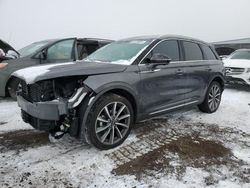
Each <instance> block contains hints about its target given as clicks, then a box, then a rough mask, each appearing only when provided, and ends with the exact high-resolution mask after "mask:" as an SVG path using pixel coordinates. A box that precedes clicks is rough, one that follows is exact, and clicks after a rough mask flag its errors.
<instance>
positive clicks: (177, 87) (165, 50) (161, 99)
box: [139, 40, 186, 115]
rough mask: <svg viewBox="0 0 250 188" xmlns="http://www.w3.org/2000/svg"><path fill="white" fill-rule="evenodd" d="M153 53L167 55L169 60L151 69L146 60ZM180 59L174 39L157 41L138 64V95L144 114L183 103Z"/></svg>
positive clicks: (182, 76) (153, 113)
mask: <svg viewBox="0 0 250 188" xmlns="http://www.w3.org/2000/svg"><path fill="white" fill-rule="evenodd" d="M154 53H158V54H164V55H167V56H168V57H169V58H170V59H171V62H170V63H169V64H168V65H160V66H157V67H155V68H154V69H153V70H152V69H151V68H150V66H149V65H148V62H147V60H148V59H150V57H152V55H153V54H154ZM179 60H180V50H179V45H178V42H177V41H176V40H164V41H161V42H160V43H158V44H157V45H156V46H155V47H154V48H153V50H152V51H151V52H150V53H149V54H148V55H147V56H146V58H144V60H143V61H142V62H141V64H140V65H139V69H140V76H141V85H140V97H141V103H142V105H143V111H144V114H148V115H157V114H160V113H164V112H166V111H168V110H170V109H172V108H174V107H176V106H181V105H182V104H184V102H183V99H184V96H183V92H185V87H186V86H185V83H186V80H185V76H186V75H185V72H184V70H183V68H182V63H181V62H179Z"/></svg>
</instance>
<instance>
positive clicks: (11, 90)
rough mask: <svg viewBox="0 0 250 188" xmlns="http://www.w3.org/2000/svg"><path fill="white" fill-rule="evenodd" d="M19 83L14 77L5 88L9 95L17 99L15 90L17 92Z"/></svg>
mask: <svg viewBox="0 0 250 188" xmlns="http://www.w3.org/2000/svg"><path fill="white" fill-rule="evenodd" d="M19 83H20V80H19V79H17V78H14V79H12V80H11V81H10V83H9V84H8V88H7V89H8V93H9V96H10V97H11V98H12V99H14V100H16V99H17V96H16V92H17V89H18V85H19Z"/></svg>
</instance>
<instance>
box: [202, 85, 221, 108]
mask: <svg viewBox="0 0 250 188" xmlns="http://www.w3.org/2000/svg"><path fill="white" fill-rule="evenodd" d="M221 94H222V88H221V85H220V84H219V83H218V82H216V81H213V82H212V83H211V84H210V86H209V88H208V90H207V93H206V97H205V99H204V101H203V103H202V104H200V105H198V107H199V109H200V110H201V111H202V112H206V113H213V112H215V111H216V110H217V109H218V108H219V106H220V102H221Z"/></svg>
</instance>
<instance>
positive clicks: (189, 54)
mask: <svg viewBox="0 0 250 188" xmlns="http://www.w3.org/2000/svg"><path fill="white" fill-rule="evenodd" d="M183 48H184V52H185V60H186V61H192V60H203V56H202V52H201V49H200V47H199V45H198V44H196V43H194V42H187V41H183Z"/></svg>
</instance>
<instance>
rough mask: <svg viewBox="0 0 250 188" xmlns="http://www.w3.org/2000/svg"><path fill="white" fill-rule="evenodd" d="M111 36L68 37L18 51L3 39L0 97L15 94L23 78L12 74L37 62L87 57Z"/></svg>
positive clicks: (50, 62)
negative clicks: (102, 37)
mask: <svg viewBox="0 0 250 188" xmlns="http://www.w3.org/2000/svg"><path fill="white" fill-rule="evenodd" d="M110 42H112V41H111V40H104V39H92V38H66V39H55V40H45V41H40V42H35V43H32V44H30V45H28V46H26V47H24V48H22V49H20V50H19V51H16V50H15V49H14V48H13V47H11V46H10V45H9V44H7V43H6V42H4V41H1V40H0V49H2V50H3V51H4V53H5V54H6V55H4V56H2V58H0V59H1V61H0V97H4V96H8V95H9V96H11V97H12V98H16V91H17V87H18V85H19V83H20V80H19V79H18V78H16V77H14V76H11V74H12V73H13V72H15V71H17V70H19V69H22V68H25V67H30V66H34V65H43V64H53V63H58V62H60V63H62V62H69V61H78V60H82V59H84V58H85V57H87V56H88V55H89V54H91V53H93V52H94V51H95V50H97V49H98V48H100V47H102V46H104V45H106V44H109V43H110Z"/></svg>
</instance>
